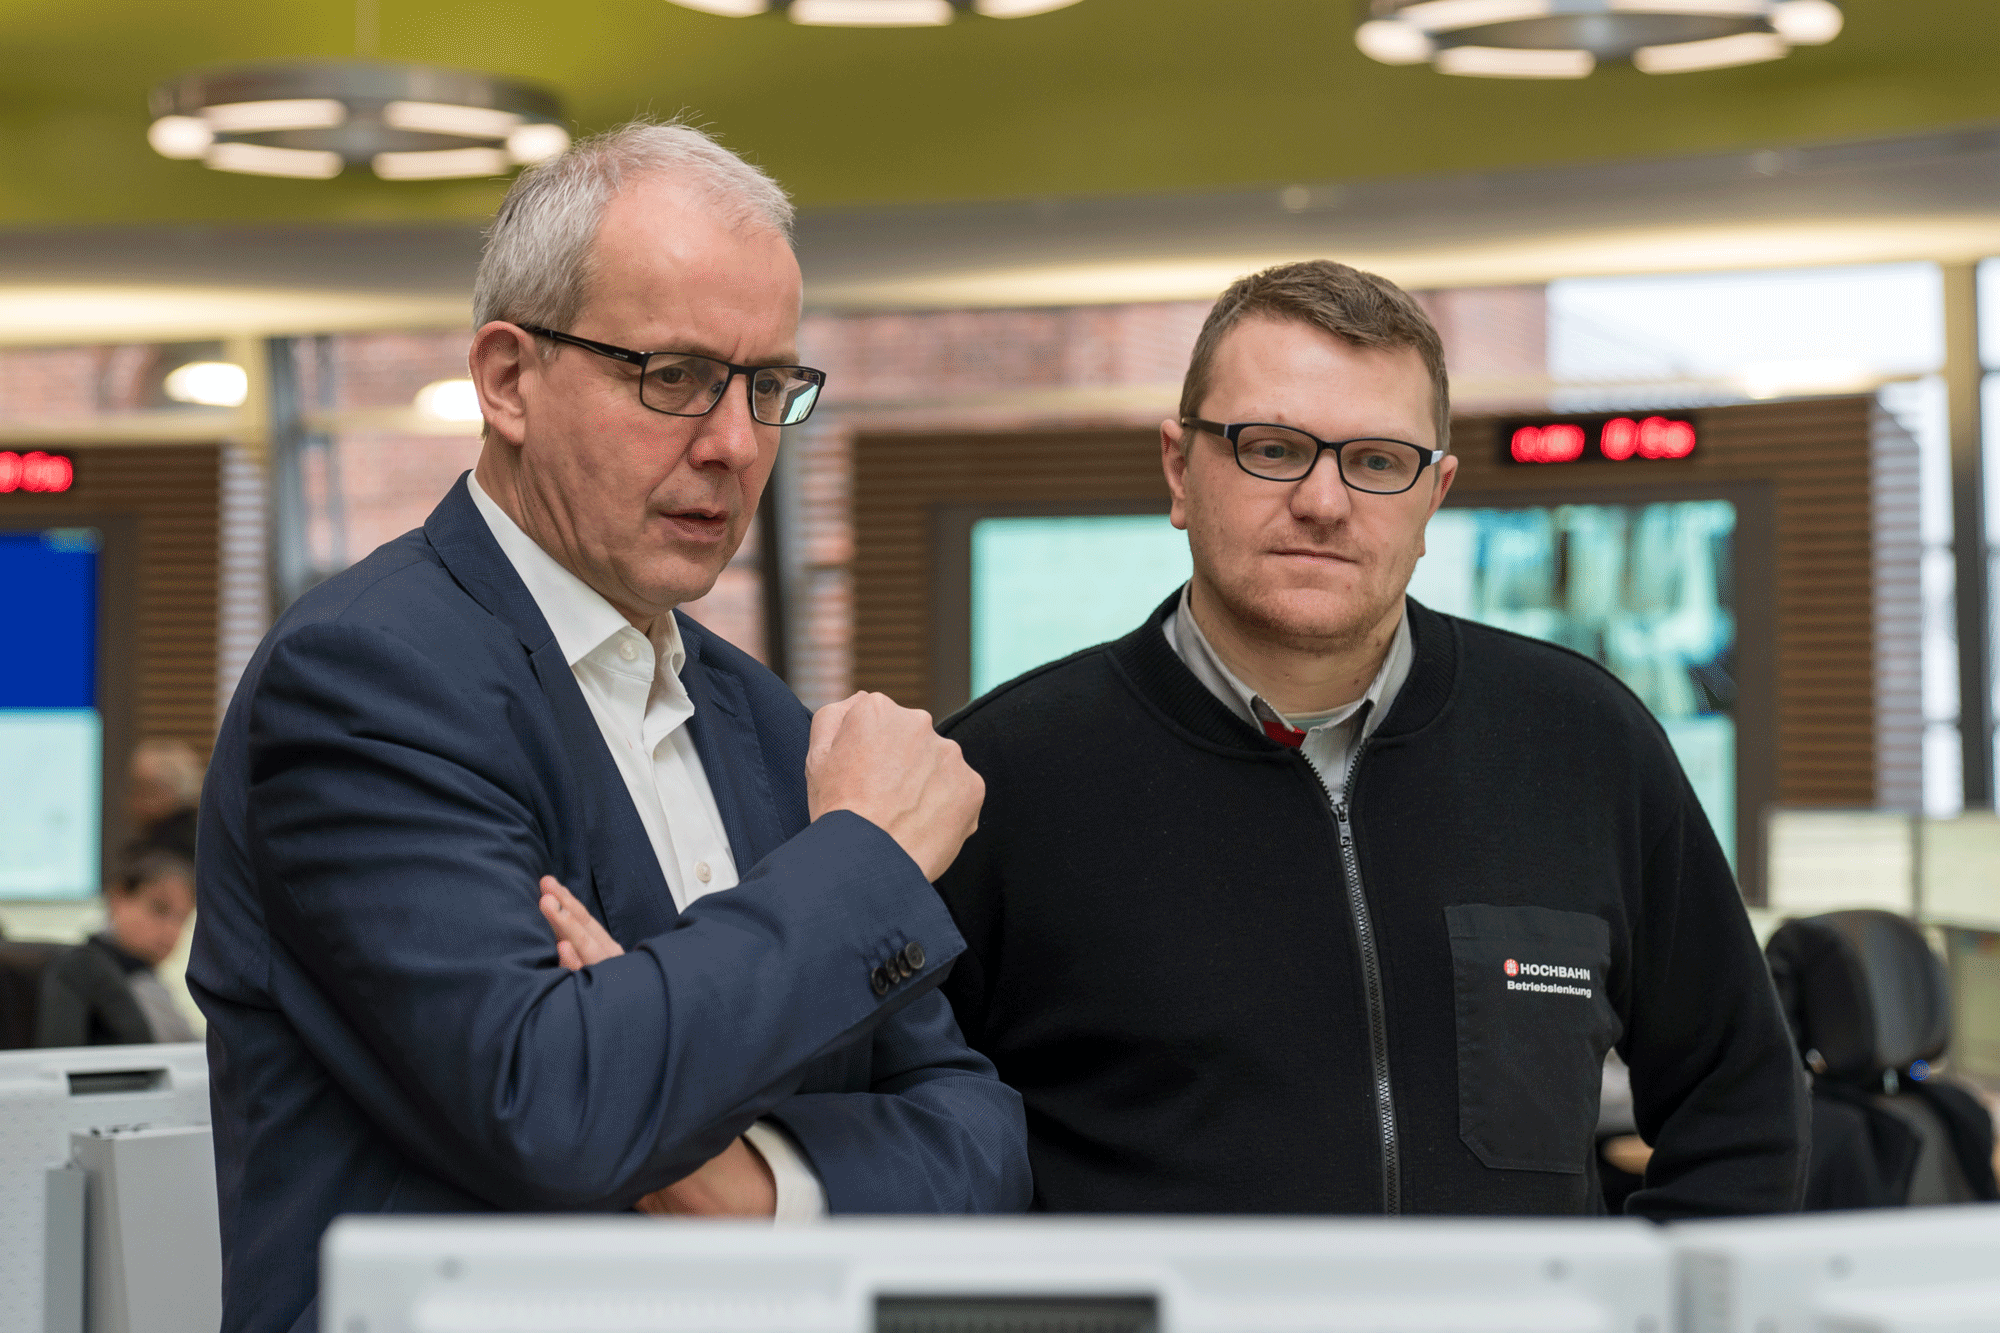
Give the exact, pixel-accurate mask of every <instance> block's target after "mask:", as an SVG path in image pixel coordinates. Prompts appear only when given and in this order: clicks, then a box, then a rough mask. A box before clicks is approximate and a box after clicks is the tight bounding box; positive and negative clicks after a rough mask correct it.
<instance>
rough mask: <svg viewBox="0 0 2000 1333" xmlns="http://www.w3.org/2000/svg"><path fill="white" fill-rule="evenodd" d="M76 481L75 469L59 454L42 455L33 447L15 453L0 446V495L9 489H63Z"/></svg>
mask: <svg viewBox="0 0 2000 1333" xmlns="http://www.w3.org/2000/svg"><path fill="white" fill-rule="evenodd" d="M75 480H76V469H75V468H74V467H73V466H71V464H70V461H69V460H68V459H67V458H64V457H63V456H62V455H61V454H45V453H43V452H42V451H41V450H39V449H37V450H35V451H34V452H32V453H26V454H17V453H14V452H13V451H12V450H8V449H0V495H5V494H7V493H8V492H9V491H42V492H46V493H54V492H56V491H66V490H68V489H69V488H70V483H72V482H73V481H75Z"/></svg>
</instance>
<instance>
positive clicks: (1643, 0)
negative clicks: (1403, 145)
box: [1354, 0, 1842, 79]
mask: <svg viewBox="0 0 2000 1333" xmlns="http://www.w3.org/2000/svg"><path fill="white" fill-rule="evenodd" d="M1365 13H1366V17H1365V18H1364V19H1363V21H1362V23H1361V25H1360V26H1359V27H1358V28H1357V29H1356V30H1355V34H1354V44H1355V45H1356V46H1358V47H1360V48H1361V51H1362V54H1364V55H1366V56H1368V57H1369V58H1371V59H1373V60H1378V61H1380V62H1382V63H1383V64H1385V65H1421V64H1426V63H1428V64H1429V65H1430V66H1431V67H1432V68H1434V69H1436V70H1437V71H1438V72H1439V73H1442V74H1464V75H1473V76H1480V77H1485V78H1511V79H1580V78H1582V77H1584V76H1585V75H1587V74H1589V73H1590V72H1591V71H1592V70H1593V69H1595V68H1596V67H1597V65H1598V64H1599V62H1601V61H1630V62H1631V63H1632V64H1633V65H1634V66H1636V67H1637V68H1638V69H1639V70H1640V71H1642V72H1643V73H1647V74H1682V73H1688V72H1691V71H1694V70H1704V69H1723V68H1727V67H1729V66H1732V65H1751V64H1756V63H1758V62H1760V61H1765V60H1779V59H1782V58H1783V57H1785V56H1787V55H1789V54H1790V53H1791V50H1792V48H1793V47H1795V46H1818V45H1821V44H1823V43H1826V42H1830V41H1832V40H1833V39H1834V38H1835V37H1838V36H1839V35H1840V28H1841V23H1842V15H1841V12H1840V6H1839V5H1838V4H1836V3H1834V0H1367V5H1366V9H1365Z"/></svg>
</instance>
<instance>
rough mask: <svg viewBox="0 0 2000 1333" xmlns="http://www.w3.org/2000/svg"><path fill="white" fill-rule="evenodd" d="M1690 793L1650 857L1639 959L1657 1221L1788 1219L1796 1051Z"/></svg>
mask: <svg viewBox="0 0 2000 1333" xmlns="http://www.w3.org/2000/svg"><path fill="white" fill-rule="evenodd" d="M1698 811H1699V806H1698V805H1697V804H1696V802H1695V798H1694V796H1693V794H1692V792H1687V791H1685V790H1684V792H1683V796H1682V801H1681V807H1680V812H1679V814H1678V815H1677V817H1676V818H1675V819H1674V821H1673V824H1672V825H1671V826H1670V828H1669V829H1668V830H1667V831H1666V833H1665V834H1664V835H1663V836H1662V837H1661V838H1660V840H1659V842H1658V844H1657V845H1656V846H1655V848H1654V849H1653V851H1652V853H1651V854H1650V856H1649V857H1648V861H1647V866H1646V890H1645V892H1646V901H1645V908H1644V915H1643V918H1642V919H1641V920H1640V921H1639V922H1638V923H1637V930H1636V932H1635V943H1634V950H1633V992H1632V1001H1631V1015H1632V1021H1631V1023H1630V1025H1629V1026H1628V1028H1627V1030H1626V1033H1625V1038H1624V1040H1623V1041H1622V1042H1621V1043H1620V1053H1621V1054H1622V1055H1623V1056H1624V1058H1625V1061H1626V1063H1627V1064H1629V1065H1630V1066H1631V1068H1632V1092H1633V1104H1634V1111H1635V1113H1636V1116H1637V1120H1638V1128H1639V1133H1640V1135H1641V1136H1642V1137H1643V1138H1644V1139H1645V1140H1646V1142H1648V1143H1649V1144H1651V1145H1652V1147H1653V1155H1652V1159H1651V1161H1650V1162H1649V1163H1648V1164H1647V1167H1646V1183H1645V1187H1644V1188H1643V1189H1641V1190H1639V1191H1638V1192H1636V1193H1635V1194H1633V1195H1632V1197H1631V1198H1630V1199H1629V1200H1628V1201H1627V1204H1626V1210H1627V1211H1628V1212H1630V1213H1634V1214H1636V1215H1639V1216H1642V1217H1648V1218H1651V1219H1652V1220H1654V1221H1659V1222H1665V1221H1674V1220H1678V1219H1681V1218H1691V1217H1713V1216H1722V1215H1730V1214H1740V1213H1772V1212H1786V1211H1790V1210H1793V1209H1796V1208H1797V1207H1798V1206H1799V1202H1800V1200H1801V1198H1802V1197H1803V1194H1804V1189H1805V1168H1806V1154H1807V1146H1808V1134H1809V1132H1810V1131H1809V1108H1808V1102H1807V1094H1806V1089H1805V1084H1804V1076H1803V1073H1802V1071H1801V1068H1800V1064H1799V1058H1798V1053H1797V1051H1796V1050H1795V1049H1794V1048H1793V1045H1792V1040H1791V1034H1790V1032H1789V1030H1788V1029H1787V1028H1786V1026H1785V1020H1784V1015H1783V1013H1782V1012H1781V1011H1780V1010H1779V1008H1778V1001H1777V995H1776V992H1775V991H1774V989H1773V987H1772V985H1771V979H1770V973H1769V971H1768V969H1767V968H1766V966H1765V963H1764V957H1763V954H1762V952H1761V951H1760V950H1759V949H1758V947H1757V940H1756V936H1755V935H1754V934H1753V933H1752V932H1751V929H1750V923H1749V921H1748V920H1747V919H1746V917H1745V915H1744V912H1743V908H1742V904H1741V900H1740V899H1739V898H1738V896H1737V890H1736V883H1735V880H1734V878H1733V877H1732V876H1731V875H1730V873H1729V866H1728V863H1727V862H1726V861H1725V860H1724V859H1723V855H1722V849H1721V848H1720V847H1719V846H1717V845H1716V841H1715V837H1714V835H1713V834H1712V833H1710V831H1709V830H1708V827H1707V825H1706V823H1705V822H1704V821H1703V820H1702V819H1701V817H1700V815H1699V813H1698Z"/></svg>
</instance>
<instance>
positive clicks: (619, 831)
mask: <svg viewBox="0 0 2000 1333" xmlns="http://www.w3.org/2000/svg"><path fill="white" fill-rule="evenodd" d="M467 475H470V474H467ZM424 536H425V538H426V539H427V540H428V541H429V542H430V544H431V548H432V549H433V550H435V551H436V552H437V553H438V558H439V559H440V560H442V561H443V562H444V566H445V568H446V569H448V570H449V571H451V576H452V577H453V578H454V579H456V580H457V581H458V583H459V586H461V587H463V588H464V589H465V590H466V591H467V592H468V593H470V594H471V595H472V598H473V600H475V601H477V602H478V603H479V604H480V605H481V606H483V607H485V608H486V609H487V610H488V611H489V612H491V613H492V614H493V615H494V616H495V617H496V618H498V619H499V620H500V621H501V622H502V623H504V624H505V625H506V626H507V627H508V628H509V629H511V630H513V631H514V635H515V637H516V638H518V639H519V640H520V641H521V646H522V648H523V649H525V650H526V652H527V655H528V662H529V665H530V666H531V667H533V669H534V673H535V679H536V680H537V681H538V682H539V683H540V684H541V687H542V693H543V695H544V696H546V697H547V699H548V701H549V709H550V711H551V712H552V713H553V714H554V716H555V725H556V729H557V732H558V734H559V735H560V736H561V737H562V744H563V752H564V757H565V758H566V759H567V760H568V768H569V772H568V773H567V774H566V775H559V776H558V777H557V779H556V781H557V783H558V784H559V785H560V786H563V787H566V788H568V793H567V794H568V795H569V797H570V803H572V804H573V806H574V807H575V808H576V809H578V810H580V811H581V814H582V821H583V827H582V828H580V829H560V830H556V835H557V838H558V840H559V841H558V846H559V847H561V848H563V849H564V850H566V851H567V852H568V858H567V859H568V864H565V865H557V866H550V867H549V873H550V874H552V875H555V876H556V877H557V878H559V879H562V880H563V881H564V884H565V886H566V887H567V888H568V889H569V890H570V892H572V893H574V894H576V895H577V897H578V898H580V899H582V901H583V903H584V905H585V906H586V907H589V908H590V909H591V910H592V911H593V912H595V913H596V914H597V918H598V920H599V921H601V922H603V924H604V928H605V929H606V930H608V931H610V932H611V934H612V937H613V938H615V939H617V940H618V941H619V942H620V943H622V944H627V945H630V944H635V943H637V942H638V941H640V940H643V939H646V938H647V937H649V936H652V935H657V934H659V933H661V932H662V931H664V930H667V929H669V928H671V927H672V925H673V923H674V922H675V921H676V920H678V919H679V917H680V912H679V911H678V910H677V909H676V908H675V907H674V897H673V894H672V893H671V892H670V891H669V890H668V888H667V880H666V876H665V875H664V874H662V873H661V870H660V862H659V858H658V857H656V856H654V855H653V843H652V839H650V838H648V837H647V836H646V826H645V825H644V824H642V823H640V822H639V812H638V811H637V810H636V809H634V808H633V806H632V794H631V792H629V791H627V790H626V788H625V780H624V778H623V777H621V776H620V775H619V772H618V765H617V764H616V763H615V762H614V761H613V760H612V758H611V751H610V749H609V748H607V747H606V745H605V744H604V733H603V732H601V731H599V730H598V728H597V718H596V717H595V716H593V715H592V713H591V711H590V705H589V704H587V703H585V702H584V698H583V691H582V689H580V688H579V687H578V686H577V683H576V676H575V675H574V674H573V673H572V672H571V671H570V669H569V663H568V662H566V661H564V660H563V652H562V646H561V645H560V644H558V643H557V642H556V636H555V632H554V631H553V630H551V629H550V628H549V624H548V621H547V620H546V619H544V618H543V616H542V612H541V608H539V607H537V606H536V605H535V599H534V597H533V595H532V594H530V593H529V592H528V587H527V585H526V584H525V583H523V582H521V576H520V575H519V574H517V573H515V572H514V566H513V565H512V563H510V562H509V561H508V559H507V555H506V552H504V551H502V550H501V549H500V543H499V542H497V541H495V540H494V538H493V532H492V529H490V528H488V527H487V526H486V520H485V519H483V518H481V517H480V515H479V507H478V506H477V505H475V504H473V502H472V493H471V491H470V490H468V489H467V487H466V481H465V477H460V478H459V479H458V484H457V485H456V486H453V487H452V488H451V492H450V493H449V494H448V495H446V496H445V498H444V499H443V500H442V501H440V502H439V503H438V507H437V508H436V509H435V510H434V511H433V512H432V513H431V516H430V518H429V519H428V520H426V521H425V523H424ZM571 881H581V882H571Z"/></svg>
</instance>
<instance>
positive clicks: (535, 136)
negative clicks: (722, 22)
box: [146, 60, 570, 180]
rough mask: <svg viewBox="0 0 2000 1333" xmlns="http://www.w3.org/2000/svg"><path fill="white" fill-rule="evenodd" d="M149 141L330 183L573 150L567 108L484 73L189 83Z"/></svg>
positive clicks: (172, 92)
mask: <svg viewBox="0 0 2000 1333" xmlns="http://www.w3.org/2000/svg"><path fill="white" fill-rule="evenodd" d="M151 104H152V112H153V123H152V127H151V128H150V129H148V130H147V132H146V139H147V142H149V143H151V144H152V146H153V151H154V152H156V153H159V154H160V155H161V156H162V157H172V158H185V159H188V160H194V161H200V162H202V163H204V164H206V165H207V166H209V167H212V168H214V169H215V170H217V171H234V172H242V173H245V174H248V175H253V176H298V177H305V178H308V179H314V180H326V179H328V178H331V177H333V176H338V175H339V174H340V173H341V172H343V171H345V170H346V169H347V168H348V167H354V166H365V167H368V168H370V169H372V170H373V171H374V173H375V174H376V175H377V176H379V177H381V178H382V179H383V180H441V179H446V178H450V177H464V176H500V175H504V174H506V173H507V172H509V171H512V170H513V169H514V168H515V167H517V166H522V165H528V164H533V163H536V162H546V161H547V160H548V159H550V158H552V157H555V156H557V155H558V154H560V153H561V152H562V151H563V150H564V149H565V148H568V147H569V141H570V140H569V131H568V130H566V129H564V128H563V124H562V106H561V103H560V102H558V101H557V99H556V96H555V94H553V93H551V92H549V91H547V90H546V89H543V88H539V87H536V86H535V85H533V84H527V83H521V82H517V81H515V80H512V79H503V78H499V77H497V76H495V75H492V74H482V73H479V72H477V71H475V70H460V69H439V68H436V67H434V66H430V65H405V64H395V63H391V62H387V61H374V60H314V61H297V62H289V63H284V64H270V65H254V66H246V67H242V68H235V69H223V70H210V71H205V72H202V73H197V74H188V75H185V76H183V77H181V78H178V79H174V80H172V81H171V82H168V83H163V84H161V85H160V86H159V87H157V88H155V89H154V90H153V94H152V98H151Z"/></svg>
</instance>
